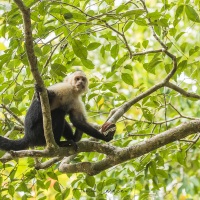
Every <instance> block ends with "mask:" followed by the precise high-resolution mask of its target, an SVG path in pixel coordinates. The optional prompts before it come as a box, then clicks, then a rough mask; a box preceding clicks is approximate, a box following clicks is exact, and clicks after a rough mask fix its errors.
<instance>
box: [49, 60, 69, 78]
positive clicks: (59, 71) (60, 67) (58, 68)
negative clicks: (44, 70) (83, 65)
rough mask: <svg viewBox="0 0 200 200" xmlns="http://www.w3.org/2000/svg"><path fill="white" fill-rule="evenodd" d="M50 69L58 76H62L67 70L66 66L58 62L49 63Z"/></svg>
mask: <svg viewBox="0 0 200 200" xmlns="http://www.w3.org/2000/svg"><path fill="white" fill-rule="evenodd" d="M51 69H52V71H53V72H54V73H56V74H57V75H58V76H64V75H65V74H66V72H67V68H66V67H65V66H64V65H61V64H59V63H53V64H52V65H51Z"/></svg>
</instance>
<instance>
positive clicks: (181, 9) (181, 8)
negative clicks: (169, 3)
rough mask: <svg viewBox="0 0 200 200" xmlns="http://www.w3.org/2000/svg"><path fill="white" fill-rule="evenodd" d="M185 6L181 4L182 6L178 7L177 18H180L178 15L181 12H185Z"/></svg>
mask: <svg viewBox="0 0 200 200" xmlns="http://www.w3.org/2000/svg"><path fill="white" fill-rule="evenodd" d="M183 8H184V6H183V5H180V6H179V7H178V8H177V9H176V16H175V18H178V17H179V16H180V15H181V13H182V12H183Z"/></svg>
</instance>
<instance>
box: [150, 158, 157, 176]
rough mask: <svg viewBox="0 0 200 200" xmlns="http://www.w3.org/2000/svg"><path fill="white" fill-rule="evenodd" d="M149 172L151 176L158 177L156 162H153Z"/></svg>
mask: <svg viewBox="0 0 200 200" xmlns="http://www.w3.org/2000/svg"><path fill="white" fill-rule="evenodd" d="M149 172H150V173H151V175H153V176H156V173H157V170H156V163H155V162H154V161H151V162H150V164H149Z"/></svg>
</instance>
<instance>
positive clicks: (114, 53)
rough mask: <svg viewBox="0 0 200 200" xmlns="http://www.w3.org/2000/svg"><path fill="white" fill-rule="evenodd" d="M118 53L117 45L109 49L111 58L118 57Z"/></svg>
mask: <svg viewBox="0 0 200 200" xmlns="http://www.w3.org/2000/svg"><path fill="white" fill-rule="evenodd" d="M118 53H119V45H118V44H115V45H114V46H113V47H112V48H111V56H112V57H113V58H116V57H117V56H118Z"/></svg>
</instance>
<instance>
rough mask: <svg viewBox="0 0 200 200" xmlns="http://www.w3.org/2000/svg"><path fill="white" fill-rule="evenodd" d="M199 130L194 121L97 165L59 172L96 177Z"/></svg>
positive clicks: (64, 167) (65, 167) (67, 166)
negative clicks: (79, 173) (82, 173)
mask: <svg viewBox="0 0 200 200" xmlns="http://www.w3.org/2000/svg"><path fill="white" fill-rule="evenodd" d="M199 130H200V120H193V121H190V122H186V123H183V124H181V125H179V126H177V127H175V128H172V129H170V130H167V131H165V132H163V133H160V134H158V135H156V136H153V137H152V138H150V139H147V140H145V141H142V142H139V143H138V144H135V145H132V146H130V147H126V148H122V149H118V150H116V151H115V152H114V154H113V153H112V155H109V156H107V157H106V158H105V159H104V160H102V161H99V162H96V163H90V162H82V163H76V164H65V163H62V164H61V165H60V167H59V170H60V171H62V172H65V173H78V172H84V173H87V174H88V175H95V174H98V173H100V172H101V171H104V170H106V169H108V168H110V167H113V166H115V165H117V164H120V163H123V162H125V161H127V160H130V159H134V158H137V157H140V156H142V155H144V154H147V153H149V152H151V151H153V150H155V149H158V148H160V147H163V146H164V145H166V144H169V143H172V142H174V141H177V140H180V139H182V138H185V137H187V136H188V135H191V134H194V133H197V132H199Z"/></svg>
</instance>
